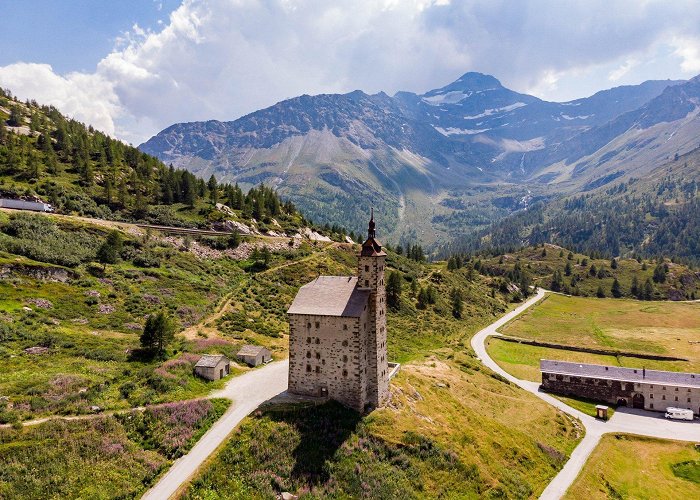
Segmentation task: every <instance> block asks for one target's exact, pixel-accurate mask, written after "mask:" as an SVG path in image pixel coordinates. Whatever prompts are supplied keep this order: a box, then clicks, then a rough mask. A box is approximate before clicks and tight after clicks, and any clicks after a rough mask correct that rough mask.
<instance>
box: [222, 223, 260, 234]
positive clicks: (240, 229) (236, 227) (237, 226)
mask: <svg viewBox="0 0 700 500" xmlns="http://www.w3.org/2000/svg"><path fill="white" fill-rule="evenodd" d="M214 229H215V230H217V231H226V232H229V233H240V234H255V233H257V231H255V230H253V229H251V228H250V227H248V226H246V225H245V224H243V223H242V222H238V221H235V220H225V221H223V222H217V223H215V224H214Z"/></svg>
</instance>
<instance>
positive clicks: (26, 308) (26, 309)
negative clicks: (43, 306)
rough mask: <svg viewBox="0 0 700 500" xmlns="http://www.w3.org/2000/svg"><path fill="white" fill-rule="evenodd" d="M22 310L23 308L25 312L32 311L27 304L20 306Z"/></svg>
mask: <svg viewBox="0 0 700 500" xmlns="http://www.w3.org/2000/svg"><path fill="white" fill-rule="evenodd" d="M22 310H23V311H26V312H32V311H33V309H32V308H31V307H29V306H23V307H22Z"/></svg>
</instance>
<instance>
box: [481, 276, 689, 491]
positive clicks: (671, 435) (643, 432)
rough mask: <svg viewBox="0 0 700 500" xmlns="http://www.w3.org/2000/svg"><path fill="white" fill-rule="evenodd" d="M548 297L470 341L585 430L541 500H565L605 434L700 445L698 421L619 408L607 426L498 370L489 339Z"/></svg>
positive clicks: (539, 296)
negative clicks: (490, 353) (583, 435)
mask: <svg viewBox="0 0 700 500" xmlns="http://www.w3.org/2000/svg"><path fill="white" fill-rule="evenodd" d="M547 293H548V291H547V290H544V289H539V290H538V291H537V293H536V294H535V295H534V296H533V297H532V298H530V299H529V300H528V301H526V302H524V303H523V304H521V305H520V306H518V307H517V308H516V309H514V310H512V311H511V312H509V313H508V314H506V315H505V316H503V317H502V318H500V319H499V320H498V321H496V322H494V323H492V324H491V325H489V326H487V327H486V328H484V329H483V330H481V331H480V332H478V333H477V334H476V335H474V337H472V340H471V345H472V348H473V349H474V351H475V352H476V355H477V356H478V358H479V360H480V361H481V362H482V363H483V364H484V365H486V366H488V367H489V368H490V369H492V370H493V371H494V372H496V373H498V374H500V375H502V376H503V377H505V378H506V379H508V380H509V381H511V382H512V383H514V384H516V385H518V386H519V387H521V388H523V389H525V390H526V391H528V392H530V393H532V394H534V395H535V396H537V397H538V398H540V399H542V400H544V401H546V402H547V403H549V404H551V405H552V406H555V407H557V408H558V409H560V410H561V411H563V412H565V413H568V414H569V415H571V416H573V417H576V418H578V419H579V420H580V421H581V423H582V424H583V425H584V427H585V428H586V436H585V437H584V438H583V439H582V440H581V442H580V443H579V444H578V446H577V447H576V449H574V451H573V452H572V453H571V456H570V457H569V460H568V461H567V462H566V464H565V465H564V467H563V468H562V469H561V470H560V471H559V473H558V474H557V475H556V476H555V477H554V479H552V481H551V482H550V483H549V485H548V486H547V487H546V488H545V490H544V491H543V492H542V495H540V499H544V500H555V499H559V498H562V497H563V496H564V494H565V493H566V490H568V489H569V486H571V484H572V483H573V482H574V480H575V479H576V477H577V476H578V474H579V472H581V469H582V468H583V466H584V465H585V463H586V460H588V457H589V456H590V454H591V453H592V452H593V450H594V449H595V447H596V446H597V445H598V442H599V441H600V438H601V437H602V436H603V434H606V433H609V432H620V433H627V434H637V435H640V436H650V437H657V438H662V439H675V440H679V441H691V442H700V423H698V422H696V421H694V422H673V421H669V420H666V419H664V418H663V416H662V415H661V414H660V413H655V412H648V411H643V410H633V409H628V408H619V409H618V410H617V411H616V412H615V414H614V415H613V417H612V418H611V419H610V420H608V421H607V422H604V421H602V420H597V419H595V418H593V417H591V416H590V415H586V414H585V413H582V412H580V411H578V410H576V409H574V408H572V407H570V406H569V405H567V404H565V403H563V402H562V401H560V400H558V399H556V398H555V397H553V396H550V395H549V394H547V393H544V392H540V390H539V386H540V384H539V383H537V382H530V381H528V380H521V379H519V378H516V377H514V376H512V375H511V374H510V373H508V372H506V371H505V370H504V369H503V368H501V367H500V366H498V364H497V363H496V362H495V361H494V360H493V359H492V358H491V357H490V356H489V355H488V353H487V352H486V339H487V338H488V337H489V336H492V335H498V332H497V330H498V328H500V327H502V326H503V325H505V324H506V323H508V322H509V321H511V320H512V319H514V318H516V317H517V316H518V315H520V314H522V313H523V312H524V311H525V310H527V309H528V308H530V307H532V306H533V305H535V304H536V303H537V302H539V301H540V300H542V299H543V298H544V297H545V295H546V294H547Z"/></svg>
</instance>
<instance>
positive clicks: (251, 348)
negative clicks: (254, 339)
mask: <svg viewBox="0 0 700 500" xmlns="http://www.w3.org/2000/svg"><path fill="white" fill-rule="evenodd" d="M261 351H268V349H267V348H265V347H263V346H261V345H250V344H249V345H244V346H243V347H241V350H240V351H238V354H237V355H238V356H257V355H258V354H260V352H261Z"/></svg>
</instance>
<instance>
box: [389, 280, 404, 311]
mask: <svg viewBox="0 0 700 500" xmlns="http://www.w3.org/2000/svg"><path fill="white" fill-rule="evenodd" d="M402 282H403V278H402V277H401V273H399V272H398V271H391V272H390V273H389V277H388V279H387V282H386V303H387V305H388V306H389V307H390V308H391V309H393V310H394V311H398V310H399V309H400V306H401V288H402Z"/></svg>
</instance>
